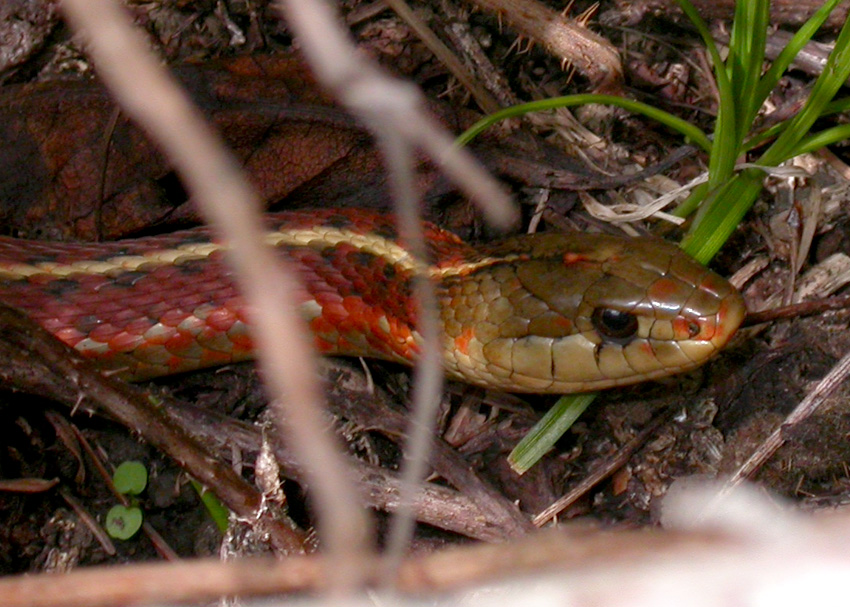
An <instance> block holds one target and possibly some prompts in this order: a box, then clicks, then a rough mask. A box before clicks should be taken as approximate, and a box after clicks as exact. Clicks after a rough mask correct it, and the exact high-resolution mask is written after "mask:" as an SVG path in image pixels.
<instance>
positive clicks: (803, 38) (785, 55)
mask: <svg viewBox="0 0 850 607" xmlns="http://www.w3.org/2000/svg"><path fill="white" fill-rule="evenodd" d="M840 1H841V0H828V1H827V2H824V4H823V6H821V7H820V8H819V9H818V10H817V11H816V12H815V14H814V15H812V16H811V18H809V20H808V21H806V23H804V24H803V25H802V27H800V29H798V30H797V32H796V33H795V34H794V36H793V37H792V38H791V40H790V41H789V42H788V44H787V45H785V48H784V49H782V52H780V53H779V56H778V57H777V58H776V59H774V61H773V63H772V65H771V66H770V68H769V69H768V70H767V72H766V73H765V75H764V76H763V77H762V79H761V81H760V82H759V84H758V92H757V94H756V97H755V98H756V100H758V103H759V105H761V104H762V103H764V100H765V99H767V96H768V95H770V92H771V91H772V90H773V89H774V88H776V85H777V84H778V83H779V79H780V78H781V77H782V74H784V73H785V70H787V69H788V66H789V65H791V62H792V61H793V60H794V58H795V57H796V56H797V55H798V54H799V52H800V51H801V50H802V49H803V47H804V46H805V45H806V43H808V42H809V40H811V39H812V36H814V35H815V34H816V33H817V31H818V30H819V29H820V28H821V26H822V25H823V24H824V23H825V22H826V20H827V18H828V17H829V15H830V13H832V11H833V10H834V9H835V7H836V6H837V5H838V3H839V2H840Z"/></svg>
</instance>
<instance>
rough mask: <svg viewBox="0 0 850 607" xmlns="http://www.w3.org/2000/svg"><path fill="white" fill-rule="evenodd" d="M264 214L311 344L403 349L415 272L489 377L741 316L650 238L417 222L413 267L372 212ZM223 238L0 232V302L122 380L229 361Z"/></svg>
mask: <svg viewBox="0 0 850 607" xmlns="http://www.w3.org/2000/svg"><path fill="white" fill-rule="evenodd" d="M266 221H267V228H268V233H267V234H266V240H267V241H268V242H269V243H270V244H272V245H274V246H275V247H276V248H277V249H278V251H279V252H280V255H281V256H282V257H283V258H285V259H286V260H288V261H289V262H290V263H291V265H292V266H293V267H295V268H297V270H298V272H299V273H300V276H301V279H302V283H303V285H304V291H303V293H301V294H300V301H301V302H302V303H301V309H300V312H301V314H302V315H303V317H304V318H305V320H306V322H308V323H309V326H310V329H311V330H312V332H313V334H314V336H315V343H316V347H317V348H318V349H319V350H320V351H321V352H323V353H326V354H338V355H346V356H366V357H373V358H379V359H384V360H389V361H395V362H399V363H405V364H411V363H412V362H413V361H414V360H415V359H416V357H417V354H418V352H419V350H420V347H421V341H420V336H419V335H418V333H417V331H416V317H417V304H416V302H415V301H414V299H413V297H412V295H411V293H412V282H413V280H414V279H415V278H416V277H417V276H420V275H424V276H427V277H428V278H430V279H431V280H432V281H433V282H434V285H435V288H436V291H437V298H438V301H439V315H440V320H441V323H442V329H443V360H444V365H445V369H446V372H447V374H448V375H449V376H450V377H452V378H454V379H459V380H462V381H466V382H468V383H471V384H475V385H478V386H483V387H487V388H495V389H501V390H506V391H512V392H536V393H568V392H580V391H587V390H596V389H601V388H608V387H612V386H620V385H625V384H631V383H636V382H640V381H644V380H649V379H654V378H659V377H663V376H666V375H671V374H673V373H678V372H681V371H686V370H689V369H693V368H695V367H697V366H699V365H701V364H702V363H704V362H705V361H706V360H708V359H709V358H710V357H711V356H712V355H713V354H715V353H716V352H717V351H718V350H719V349H721V348H722V347H723V346H724V344H726V342H727V341H728V340H729V338H730V337H731V336H732V334H733V333H734V332H735V330H736V329H737V327H738V325H739V324H740V322H741V320H742V319H743V317H744V315H745V313H746V308H745V305H744V302H743V300H742V298H741V295H740V294H739V293H738V292H737V291H736V290H735V289H734V288H733V287H732V286H731V285H730V284H729V283H728V282H727V281H726V280H724V279H723V278H721V277H720V276H718V275H717V274H715V273H714V272H712V271H710V270H708V269H706V268H704V267H703V266H701V265H700V264H698V263H697V262H695V261H693V260H692V259H690V258H689V257H688V256H687V255H685V254H684V253H683V252H682V251H681V250H679V249H678V248H677V247H675V246H674V245H672V244H668V243H665V242H663V241H660V240H653V239H625V238H618V237H613V236H603V235H589V234H569V235H564V234H550V233H547V234H539V235H529V236H517V237H513V238H508V239H506V240H503V241H501V242H498V243H493V244H488V245H485V246H481V247H473V246H470V245H468V244H465V243H464V242H463V241H461V240H460V239H459V238H457V237H456V236H455V235H453V234H451V233H449V232H446V231H444V230H441V229H439V228H437V227H435V226H433V225H430V224H428V225H426V227H425V233H426V239H427V243H428V249H429V264H428V265H425V264H422V263H418V262H417V261H416V260H414V259H412V258H411V256H410V255H409V254H408V253H407V251H406V250H405V248H404V246H403V242H401V240H400V238H399V236H398V234H397V231H396V228H395V227H394V224H393V222H392V218H391V217H388V216H386V215H379V214H376V213H373V212H370V211H364V210H352V209H348V210H318V211H289V212H283V213H277V214H270V215H268V216H267V220H266ZM225 253H226V247H225V246H224V245H223V244H221V243H218V242H215V241H213V240H211V237H210V232H209V230H208V229H206V228H195V229H190V230H183V231H179V232H174V233H171V234H165V235H161V236H153V237H145V238H138V239H133V240H122V241H116V242H109V243H96V244H57V243H45V242H39V241H26V240H17V239H13V238H0V302H2V303H4V304H7V305H10V306H13V307H15V308H18V309H20V310H22V311H24V312H25V313H27V314H28V315H30V316H31V317H32V318H33V319H35V320H36V321H38V322H39V323H40V324H41V325H42V326H43V327H45V328H46V329H47V330H48V331H50V332H52V333H53V334H54V335H56V336H57V337H58V338H59V339H61V340H62V341H64V342H65V343H66V344H68V345H69V346H72V347H74V348H76V349H77V350H78V351H79V352H81V353H82V354H84V355H85V356H87V357H90V358H91V359H93V360H94V361H96V362H97V364H99V365H100V366H101V367H102V368H104V369H109V370H113V371H116V372H118V373H119V374H120V375H121V376H123V377H124V378H126V379H129V380H142V379H147V378H152V377H157V376H162V375H166V374H171V373H178V372H183V371H189V370H193V369H199V368H203V367H210V366H215V365H221V364H227V363H231V362H235V361H240V360H245V359H248V358H250V357H251V351H252V346H251V335H250V330H249V327H250V317H251V313H250V310H249V309H247V307H246V306H245V304H244V303H243V301H242V299H241V298H240V296H239V293H238V292H237V291H236V288H235V287H234V284H233V281H232V276H231V272H230V269H229V267H228V266H227V265H226V264H225V263H224V256H225ZM281 347H286V346H285V344H282V345H281Z"/></svg>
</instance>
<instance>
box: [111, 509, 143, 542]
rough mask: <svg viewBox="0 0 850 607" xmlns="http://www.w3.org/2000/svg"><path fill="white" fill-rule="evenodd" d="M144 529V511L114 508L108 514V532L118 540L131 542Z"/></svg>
mask: <svg viewBox="0 0 850 607" xmlns="http://www.w3.org/2000/svg"><path fill="white" fill-rule="evenodd" d="M141 527H142V510H141V509H140V508H136V507H135V506H132V507H130V508H127V507H126V506H121V505H118V506H113V507H112V508H110V509H109V512H108V513H107V514H106V532H107V533H108V534H109V535H110V536H111V537H114V538H115V539H117V540H129V539H130V538H131V537H133V536H134V535H136V532H137V531H138V530H139V529H141Z"/></svg>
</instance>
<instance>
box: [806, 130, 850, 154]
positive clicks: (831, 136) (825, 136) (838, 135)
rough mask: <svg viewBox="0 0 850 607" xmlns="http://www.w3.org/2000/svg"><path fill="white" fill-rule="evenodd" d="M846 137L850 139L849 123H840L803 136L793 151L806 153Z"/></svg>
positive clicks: (843, 139) (844, 139)
mask: <svg viewBox="0 0 850 607" xmlns="http://www.w3.org/2000/svg"><path fill="white" fill-rule="evenodd" d="M847 139H850V124H842V125H840V126H834V127H832V128H830V129H824V130H823V131H821V132H819V133H815V134H813V135H809V136H808V137H804V138H803V139H802V140H801V141H800V143H798V144H797V148H796V149H795V150H794V151H795V152H796V154H797V155H799V154H806V153H808V152H814V151H816V150H819V149H821V148H825V147H826V146H828V145H832V144H833V143H838V142H839V141H846V140H847Z"/></svg>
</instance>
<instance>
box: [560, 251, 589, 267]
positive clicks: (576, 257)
mask: <svg viewBox="0 0 850 607" xmlns="http://www.w3.org/2000/svg"><path fill="white" fill-rule="evenodd" d="M563 259H564V265H565V266H571V265H575V264H577V263H581V262H583V261H587V260H588V259H589V258H588V256H587V255H584V254H582V253H573V252H570V253H564V258H563Z"/></svg>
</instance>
